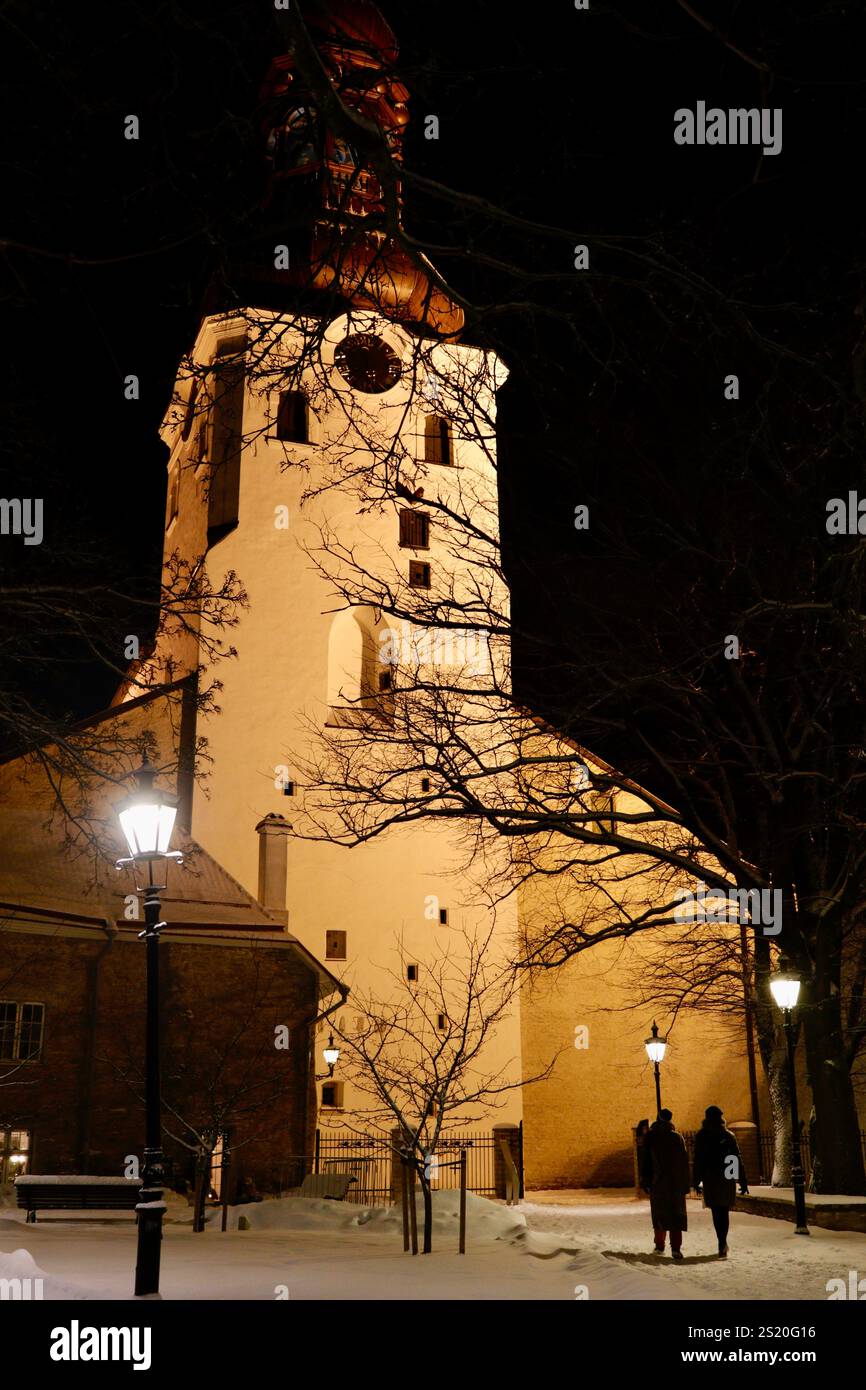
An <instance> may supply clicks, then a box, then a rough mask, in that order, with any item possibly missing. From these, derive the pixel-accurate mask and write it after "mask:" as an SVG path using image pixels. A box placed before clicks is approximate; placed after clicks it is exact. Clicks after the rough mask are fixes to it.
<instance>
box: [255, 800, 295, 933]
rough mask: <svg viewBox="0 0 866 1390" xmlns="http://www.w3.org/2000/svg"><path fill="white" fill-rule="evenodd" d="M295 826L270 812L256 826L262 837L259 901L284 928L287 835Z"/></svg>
mask: <svg viewBox="0 0 866 1390" xmlns="http://www.w3.org/2000/svg"><path fill="white" fill-rule="evenodd" d="M291 829H292V827H291V826H290V825H289V822H288V821H287V820H286V819H285V817H284V816H280V815H276V814H275V813H274V812H271V814H270V815H268V816H265V818H264V820H260V821H259V823H258V825H257V826H256V832H257V834H258V837H259V893H258V897H259V902H260V903H261V905H262V907H263V908H264V909H265V911H266V912H269V913H270V915H271V916H272V917H275V918H276V919H277V920H278V921H279V922H281V923H282V925H283V926H284V927H287V926H288V924H289V914H288V912H287V911H286V849H287V846H286V836H287V835H289V834H290V833H291Z"/></svg>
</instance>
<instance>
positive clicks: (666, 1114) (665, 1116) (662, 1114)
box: [659, 1110, 673, 1120]
mask: <svg viewBox="0 0 866 1390" xmlns="http://www.w3.org/2000/svg"><path fill="white" fill-rule="evenodd" d="M659 1119H660V1120H672V1119H673V1115H672V1113H671V1111H670V1110H660V1111H659Z"/></svg>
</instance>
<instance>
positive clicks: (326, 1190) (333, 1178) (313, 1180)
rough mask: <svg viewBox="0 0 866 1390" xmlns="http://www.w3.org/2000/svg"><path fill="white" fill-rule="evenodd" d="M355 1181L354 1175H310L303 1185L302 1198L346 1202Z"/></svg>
mask: <svg viewBox="0 0 866 1390" xmlns="http://www.w3.org/2000/svg"><path fill="white" fill-rule="evenodd" d="M355 1181H357V1180H356V1178H355V1175H354V1173H308V1174H307V1176H306V1177H305V1178H304V1181H303V1182H302V1183H301V1196H302V1197H326V1198H328V1199H329V1200H330V1201H334V1202H345V1200H346V1193H347V1192H348V1191H349V1188H350V1187H351V1185H352V1183H353V1182H355Z"/></svg>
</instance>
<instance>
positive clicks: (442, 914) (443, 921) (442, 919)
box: [439, 907, 448, 927]
mask: <svg viewBox="0 0 866 1390" xmlns="http://www.w3.org/2000/svg"><path fill="white" fill-rule="evenodd" d="M439 925H440V927H447V926H448V909H447V907H440V909H439Z"/></svg>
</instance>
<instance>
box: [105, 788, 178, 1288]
mask: <svg viewBox="0 0 866 1390" xmlns="http://www.w3.org/2000/svg"><path fill="white" fill-rule="evenodd" d="M135 775H136V780H137V782H138V786H137V788H136V790H135V791H134V792H133V793H132V795H131V796H129V797H127V799H126V801H124V802H123V803H122V804H121V805H120V806H119V807H118V818H119V820H120V825H121V829H122V830H123V834H124V837H125V839H126V843H127V844H128V846H129V858H128V859H119V860H118V861H117V867H118V869H121V868H124V867H126V866H127V865H129V864H132V865H133V866H134V868H135V870H136V879H138V878H139V877H144V870H145V868H146V871H147V875H146V876H147V882H146V883H145V884H144V886H140V885H139V884H138V882H136V885H135V891H136V893H137V894H138V895H139V897H141V898H143V899H144V931H143V932H139V938H142V937H143V938H144V944H145V947H146V950H147V957H146V964H147V1022H146V1034H145V1136H144V1167H143V1169H142V1174H141V1194H140V1201H139V1204H138V1206H137V1207H136V1211H137V1212H138V1250H137V1254H136V1262H135V1293H136V1296H138V1297H141V1296H144V1295H147V1294H158V1293H159V1257H160V1245H161V1242H162V1215H163V1212H164V1211H165V1203H164V1201H163V1183H164V1182H165V1159H164V1156H163V1152H162V1126H161V1116H160V1110H161V1103H160V1076H159V933H160V931H161V929H162V928H163V927H164V926H165V923H164V922H161V921H160V920H159V915H160V900H159V895H160V893H161V892H162V891H163V889H164V888H165V884H164V883H158V882H155V881H154V865H155V864H156V865H158V866H164V865H165V864H166V863H167V861H168V860H169V859H174V860H175V861H177V862H178V863H181V862H182V856H181V855H180V854H179V853H178V852H177V851H171V850H169V848H168V846H169V841H170V840H171V832H172V830H173V828H174V818H175V815H176V814H177V803H176V801H175V800H174V798H173V797H169V796H166V795H165V794H164V793H163V792H161V791H158V790H157V789H156V788H155V787H154V785H153V783H154V779H155V777H156V769H155V768H153V767H151V766H150V765H149V764H148V763H147V762H146V761H145V762H144V764H143V765H142V766H141V767H140V768H139V770H138V772H137V773H136V774H135Z"/></svg>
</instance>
